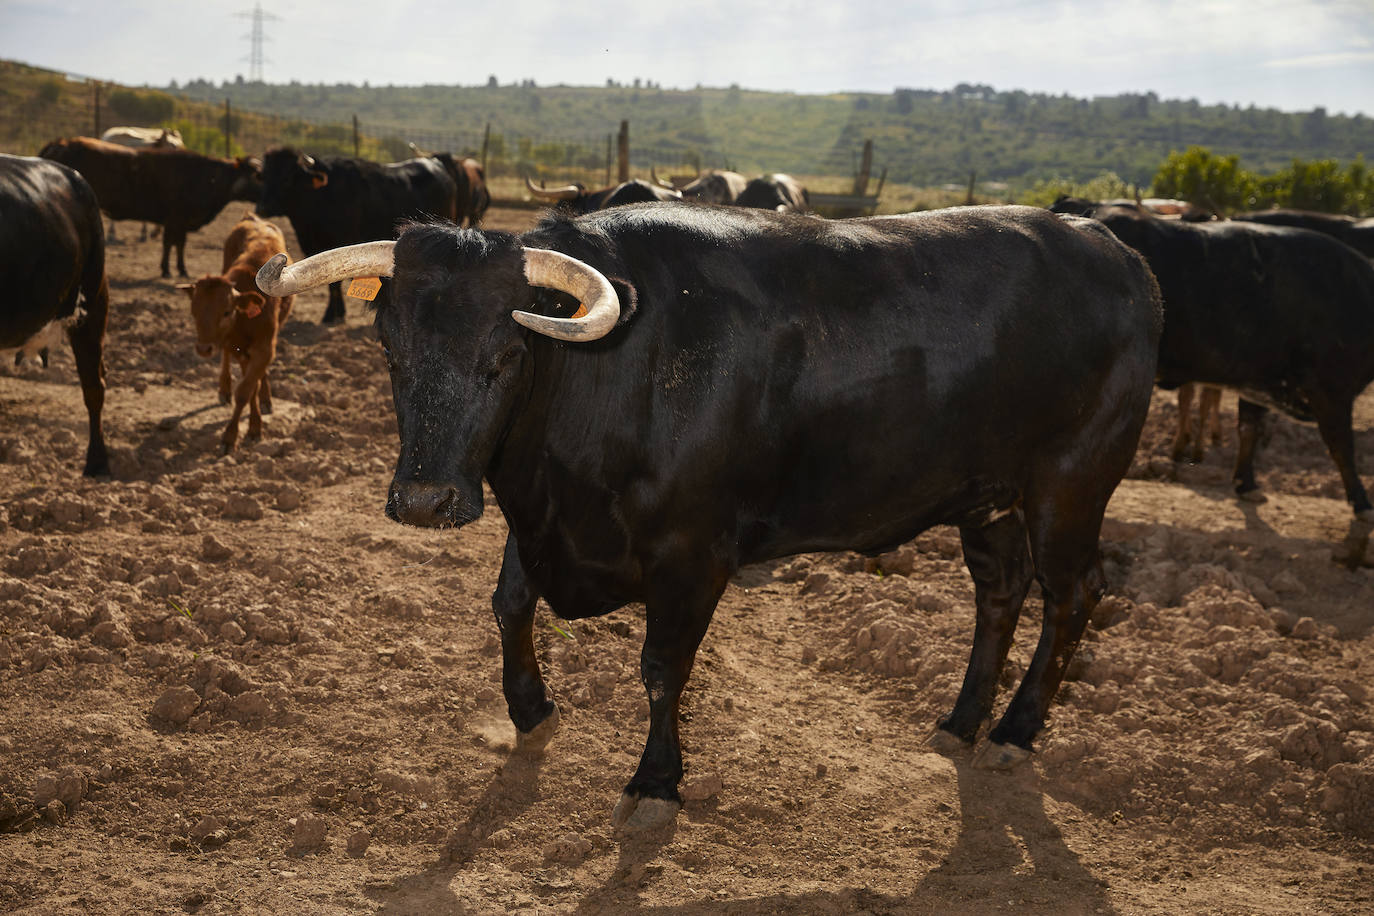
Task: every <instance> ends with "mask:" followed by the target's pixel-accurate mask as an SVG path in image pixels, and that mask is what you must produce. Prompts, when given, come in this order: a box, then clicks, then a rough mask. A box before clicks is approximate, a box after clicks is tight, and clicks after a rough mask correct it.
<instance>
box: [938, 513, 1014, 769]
mask: <svg viewBox="0 0 1374 916" xmlns="http://www.w3.org/2000/svg"><path fill="white" fill-rule="evenodd" d="M959 536H960V538H961V539H962V540H963V544H964V563H965V565H967V566H968V571H969V574H970V575H971V576H972V577H973V585H974V593H975V596H976V597H975V600H976V604H977V608H978V612H977V613H978V616H977V622H976V623H975V625H974V630H973V650H972V652H970V654H969V660H968V671H967V673H966V674H965V675H964V686H963V689H962V690H960V691H959V698H958V699H957V700H956V701H955V703H954V709H953V711H952V712H950V714H949V715H947V716H944V717H943V718H942V719H941V720H940V727H939V729H938V730H937V731H936V732H935V734H934V735H933V736H932V737H931V744H932V745H934V746H935V747H936V748H939V749H941V750H956V749H958V748H960V747H961V746H965V745H968V744H972V743H973V740H974V738H975V737H976V736H977V733H978V728H979V726H981V725H982V723H983V721H984V720H986V719H987V718H988V716H989V715H990V714H991V712H992V703H993V700H994V699H995V698H996V695H997V680H998V677H999V676H1000V675H1001V673H1002V665H1003V663H1004V662H1005V661H1006V659H1007V650H1008V649H1010V648H1011V640H1012V634H1013V633H1014V632H1015V631H1016V621H1017V619H1018V618H1019V617H1020V616H1021V606H1022V604H1024V603H1025V600H1026V592H1027V591H1028V590H1029V589H1030V584H1031V579H1032V578H1033V576H1034V574H1035V568H1034V566H1033V565H1032V563H1031V557H1030V549H1029V546H1028V545H1027V541H1026V523H1025V518H1024V516H1023V515H1022V514H1021V509H1020V508H1019V507H1017V508H1015V509H1013V510H1012V511H1011V512H1010V513H1009V514H1007V515H1004V516H1002V517H1001V518H1000V519H998V520H996V521H994V522H992V523H991V524H988V525H984V526H982V527H978V528H974V527H963V528H960V529H959Z"/></svg>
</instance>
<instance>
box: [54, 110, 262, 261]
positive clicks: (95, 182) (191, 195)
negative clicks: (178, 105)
mask: <svg viewBox="0 0 1374 916" xmlns="http://www.w3.org/2000/svg"><path fill="white" fill-rule="evenodd" d="M38 155H39V156H41V157H42V158H44V159H52V160H54V161H56V162H60V163H62V164H63V165H65V166H68V167H70V168H73V169H76V170H77V171H78V172H80V173H81V177H83V178H85V179H86V181H87V182H89V183H90V186H91V188H92V189H93V190H94V191H95V196H96V198H97V199H98V200H99V201H100V209H101V210H103V211H104V212H105V215H106V216H108V217H109V218H110V219H112V220H114V219H135V220H144V221H145V222H150V223H158V224H159V225H161V226H162V228H163V233H162V262H161V265H160V266H161V268H162V275H163V276H164V277H170V276H171V275H172V274H171V271H170V270H169V269H168V259H169V254H170V251H171V249H172V247H173V246H175V247H176V250H177V272H178V273H180V274H181V275H182V276H183V277H185V276H187V273H186V235H187V233H190V232H195V231H196V230H197V229H199V228H200V227H202V226H204V225H205V224H206V223H208V222H210V220H212V219H214V218H215V217H216V216H219V214H220V211H221V210H223V209H224V208H225V206H227V205H228V203H229V201H231V200H257V199H258V196H259V195H260V194H261V192H262V184H261V180H260V173H261V163H259V162H257V161H256V160H253V159H246V158H239V159H219V158H216V157H214V156H202V155H201V154H200V153H196V152H192V151H191V150H186V149H170V148H168V149H157V148H150V149H141V150H135V149H129V148H128V147H126V146H119V145H118V144H115V143H105V142H104V141H102V140H94V139H92V138H90V137H69V138H64V139H61V140H54V141H53V142H51V143H49V144H48V145H47V146H45V147H43V150H42V151H41V152H40V153H39V154H38Z"/></svg>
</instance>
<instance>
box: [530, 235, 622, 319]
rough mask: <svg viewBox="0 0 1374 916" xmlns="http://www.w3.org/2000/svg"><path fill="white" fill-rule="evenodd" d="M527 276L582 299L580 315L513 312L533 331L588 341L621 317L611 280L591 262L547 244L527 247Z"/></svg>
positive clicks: (536, 284)
mask: <svg viewBox="0 0 1374 916" xmlns="http://www.w3.org/2000/svg"><path fill="white" fill-rule="evenodd" d="M525 279H526V280H528V281H529V282H530V284H531V285H533V286H547V287H549V288H550V289H556V290H558V291H560V292H564V293H567V294H568V295H570V296H572V297H573V298H575V299H576V300H577V301H578V302H580V303H582V307H583V308H585V309H586V310H587V314H585V315H583V316H582V317H581V318H546V317H544V316H543V315H534V314H531V313H530V312H521V311H515V312H511V317H512V318H514V319H515V320H516V321H518V322H519V323H520V324H523V325H524V326H525V327H527V328H529V329H530V330H531V331H535V332H537V333H540V334H543V335H544V336H545V337H552V338H554V339H555V340H568V341H573V342H585V341H590V340H597V339H599V338H601V337H605V336H606V335H607V334H609V333H610V331H611V328H613V327H615V323H616V322H617V321H619V320H620V299H619V297H617V296H616V294H615V288H614V287H612V286H611V281H610V280H607V279H606V277H605V276H604V275H602V273H601V272H600V271H599V270H597V269H596V268H595V267H592V266H591V265H590V264H584V263H583V262H581V261H579V260H577V259H576V258H570V257H568V256H567V255H565V254H563V253H561V252H558V251H549V250H547V249H544V248H526V249H525Z"/></svg>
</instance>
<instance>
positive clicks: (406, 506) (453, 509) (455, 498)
mask: <svg viewBox="0 0 1374 916" xmlns="http://www.w3.org/2000/svg"><path fill="white" fill-rule="evenodd" d="M469 502H470V501H469V500H467V499H465V498H464V497H463V495H462V493H461V491H460V490H459V489H458V488H457V487H455V486H452V485H449V484H437V483H423V482H419V481H405V482H397V481H392V484H391V492H390V493H389V494H388V496H387V500H386V515H387V518H389V519H391V520H392V521H397V522H401V523H402V524H406V525H415V526H416V527H419V528H456V527H458V526H460V525H466V524H467V523H468V522H470V521H472V520H473V519H475V518H476V517H477V516H478V515H480V514H481V510H480V509H479V510H478V511H476V512H473V511H472V507H471V506H470V505H468V503H469Z"/></svg>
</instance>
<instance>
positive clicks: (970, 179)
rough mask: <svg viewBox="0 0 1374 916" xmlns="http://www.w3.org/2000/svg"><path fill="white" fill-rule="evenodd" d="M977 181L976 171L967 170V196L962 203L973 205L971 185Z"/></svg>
mask: <svg viewBox="0 0 1374 916" xmlns="http://www.w3.org/2000/svg"><path fill="white" fill-rule="evenodd" d="M977 181H978V172H977V171H976V170H975V171H972V172H969V173H968V196H967V197H966V198H964V203H965V204H966V205H967V206H970V207H971V206H973V186H974V184H975V183H977Z"/></svg>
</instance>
